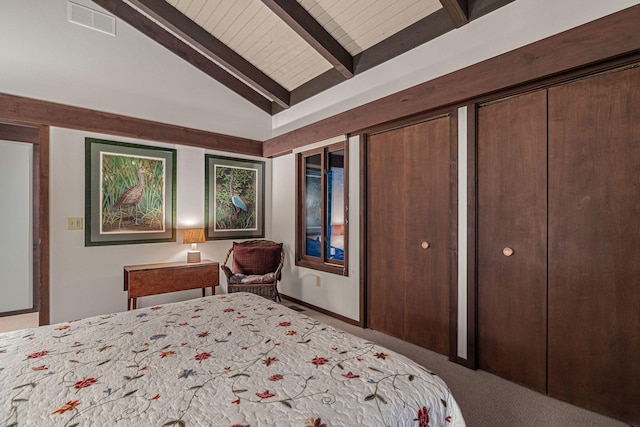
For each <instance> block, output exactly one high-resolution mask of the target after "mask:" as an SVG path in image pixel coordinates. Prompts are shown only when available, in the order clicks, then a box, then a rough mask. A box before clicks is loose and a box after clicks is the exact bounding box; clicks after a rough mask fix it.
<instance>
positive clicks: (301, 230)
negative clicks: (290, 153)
mask: <svg viewBox="0 0 640 427" xmlns="http://www.w3.org/2000/svg"><path fill="white" fill-rule="evenodd" d="M340 150H344V188H343V191H344V259H343V260H341V261H340V260H332V259H329V258H327V253H326V252H327V250H326V242H327V237H328V232H327V228H328V226H327V215H328V212H327V210H328V208H327V197H328V188H327V168H328V159H329V154H330V153H333V152H336V151H340ZM317 154H320V169H321V171H322V172H321V174H320V176H321V198H322V203H321V205H322V213H321V239H322V244H321V245H320V248H321V249H320V257H313V256H309V255H306V250H305V248H306V238H307V233H306V221H305V218H306V206H305V199H306V185H305V183H306V159H307V158H309V157H311V156H314V155H317ZM348 164H349V152H348V143H347V140H346V139H345V140H344V141H341V142H338V143H335V144H330V145H326V146H323V147H319V148H313V149H310V150H307V151H302V152H299V153H298V154H297V155H296V224H295V227H296V254H295V264H296V266H298V267H306V268H310V269H313V270H319V271H324V272H327V273H332V274H339V275H341V276H348V275H349V270H348V252H349V251H348V248H349V167H348Z"/></svg>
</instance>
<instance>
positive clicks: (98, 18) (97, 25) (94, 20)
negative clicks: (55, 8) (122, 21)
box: [67, 2, 116, 36]
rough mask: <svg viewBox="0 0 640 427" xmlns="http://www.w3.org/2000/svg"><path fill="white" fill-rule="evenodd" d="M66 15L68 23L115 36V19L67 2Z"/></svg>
mask: <svg viewBox="0 0 640 427" xmlns="http://www.w3.org/2000/svg"><path fill="white" fill-rule="evenodd" d="M67 15H68V18H69V22H73V23H74V24H78V25H82V26H83V27H88V28H92V29H94V30H97V31H100V32H101V33H107V34H111V35H112V36H115V35H116V18H115V17H114V16H111V15H108V14H106V13H102V12H98V11H97V10H93V9H90V8H88V7H85V6H80V5H79V4H76V3H72V2H68V3H67Z"/></svg>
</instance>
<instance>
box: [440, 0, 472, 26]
mask: <svg viewBox="0 0 640 427" xmlns="http://www.w3.org/2000/svg"><path fill="white" fill-rule="evenodd" d="M440 3H442V7H444V9H445V10H446V11H447V13H448V14H449V16H450V17H451V20H452V21H453V24H454V25H455V26H456V28H459V27H462V26H463V25H465V24H468V23H469V1H468V0H440Z"/></svg>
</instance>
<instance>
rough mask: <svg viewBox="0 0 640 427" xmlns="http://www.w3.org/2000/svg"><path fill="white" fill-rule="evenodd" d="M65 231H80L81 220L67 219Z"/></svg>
mask: <svg viewBox="0 0 640 427" xmlns="http://www.w3.org/2000/svg"><path fill="white" fill-rule="evenodd" d="M67 230H82V218H67Z"/></svg>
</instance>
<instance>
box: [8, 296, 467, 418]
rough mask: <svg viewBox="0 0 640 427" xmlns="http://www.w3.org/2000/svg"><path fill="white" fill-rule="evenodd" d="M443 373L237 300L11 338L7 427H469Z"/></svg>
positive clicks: (258, 302) (170, 307) (279, 309)
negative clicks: (439, 373)
mask: <svg viewBox="0 0 640 427" xmlns="http://www.w3.org/2000/svg"><path fill="white" fill-rule="evenodd" d="M464 425H465V424H464V420H463V419H462V415H461V413H460V410H459V408H458V405H457V404H456V402H455V401H454V399H453V397H452V396H451V394H450V392H449V390H448V388H447V386H446V385H445V383H444V382H443V381H442V380H441V379H440V378H439V377H437V376H436V375H435V374H433V373H431V372H429V371H428V370H426V369H424V368H422V367H421V366H419V365H417V364H415V363H413V362H411V361H410V360H409V359H407V358H405V357H404V356H401V355H399V354H396V353H393V352H391V351H389V350H387V349H385V348H383V347H379V346H377V345H375V344H373V343H371V342H367V341H365V340H362V339H360V338H357V337H355V336H353V335H350V334H347V333H345V332H342V331H339V330H336V329H334V328H331V327H329V326H326V325H324V324H322V323H318V322H317V321H314V320H313V319H311V318H309V317H307V316H304V315H301V314H300V313H297V312H295V311H293V310H291V309H289V308H286V307H284V306H282V305H278V304H275V303H273V302H271V301H269V300H267V299H264V298H262V297H259V296H256V295H252V294H246V293H236V294H230V295H219V296H212V297H206V298H201V299H195V300H190V301H184V302H179V303H172V304H167V305H162V306H157V307H150V308H144V309H139V310H134V311H129V312H124V313H117V314H110V315H105V316H97V317H91V318H87V319H84V320H79V321H75V322H70V323H63V324H57V325H51V326H45V327H40V328H35V329H27V330H22V331H15V332H9V333H5V334H0V426H1V427H6V426H47V427H48V426H222V427H227V426H229V427H230V426H234V427H238V426H242V427H246V426H251V427H257V426H301V427H304V426H315V427H321V426H326V427H332V426H345V427H347V426H349V427H352V426H419V427H424V426H430V427H436V426H464Z"/></svg>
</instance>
